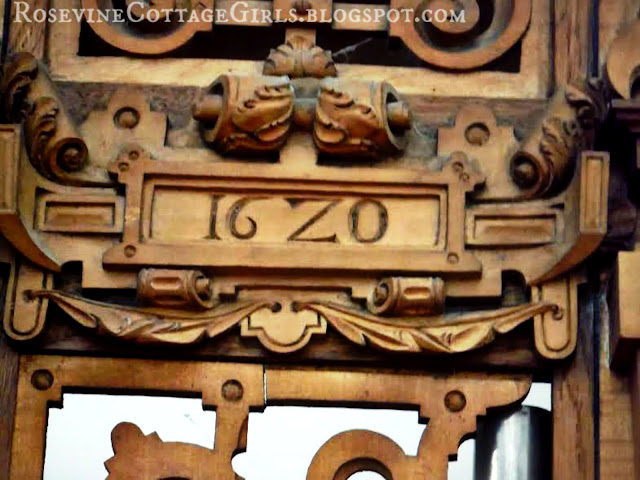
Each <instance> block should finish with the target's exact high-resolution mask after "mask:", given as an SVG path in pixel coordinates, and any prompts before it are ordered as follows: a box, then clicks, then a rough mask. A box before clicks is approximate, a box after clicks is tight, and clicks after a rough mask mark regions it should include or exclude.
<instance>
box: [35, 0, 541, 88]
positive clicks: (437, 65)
mask: <svg viewBox="0 0 640 480" xmlns="http://www.w3.org/2000/svg"><path fill="white" fill-rule="evenodd" d="M118 5H119V4H118V2H114V1H111V0H109V1H107V2H97V1H96V0H84V1H83V0H72V1H69V0H51V5H50V6H51V8H54V9H56V11H57V12H58V16H59V15H63V13H61V12H62V11H64V9H69V8H75V9H78V11H80V9H81V8H85V14H84V17H83V16H82V15H80V18H79V19H78V18H76V15H74V14H70V17H69V19H70V22H69V23H61V22H59V21H58V22H53V23H50V24H49V25H48V26H47V32H48V34H47V39H48V42H47V49H48V51H49V61H50V65H51V69H52V73H53V74H54V75H55V76H56V77H57V78H60V79H65V80H69V81H81V82H114V83H127V82H131V83H152V84H171V85H191V86H199V87H203V86H205V85H207V84H208V83H209V82H210V81H211V78H215V77H217V76H218V75H221V74H223V73H225V72H227V71H229V69H230V68H231V69H232V70H234V71H235V72H238V73H243V74H248V75H254V74H256V73H257V72H259V71H260V70H262V64H261V59H259V58H251V59H246V58H238V53H237V49H231V50H230V51H227V50H225V45H229V44H230V43H233V42H234V41H237V40H238V39H242V38H243V37H244V38H246V37H247V36H249V37H252V36H256V37H257V36H262V37H264V38H265V40H264V42H263V43H256V44H255V46H254V49H257V48H260V47H262V48H265V47H266V48H267V52H268V48H271V49H277V48H278V45H279V44H281V43H283V41H284V40H285V39H284V38H282V36H281V34H276V33H273V34H269V35H267V33H266V32H265V30H266V29H269V28H280V29H282V28H281V27H285V28H286V29H287V30H294V29H297V28H298V27H300V26H303V27H313V28H315V27H319V28H320V29H319V32H321V35H322V36H323V38H324V37H325V36H327V38H328V39H329V40H330V42H328V43H331V44H333V45H336V46H339V49H336V50H337V51H335V52H334V54H335V56H336V63H337V69H338V70H339V72H340V76H342V77H345V78H352V79H359V78H367V79H370V80H373V81H384V80H385V79H388V78H391V77H393V78H394V79H395V80H394V84H395V85H396V87H397V88H398V89H399V90H400V91H402V92H403V93H405V94H433V93H435V94H438V95H460V94H462V95H465V96H486V97H501V98H514V97H522V96H525V97H528V98H544V97H545V95H546V93H547V91H548V89H549V86H550V83H549V75H548V72H549V68H550V63H551V58H552V57H551V41H550V37H551V31H550V30H551V28H550V26H551V25H552V24H553V22H552V9H551V8H550V2H548V1H547V0H526V1H525V0H523V1H518V2H516V1H512V0H504V1H500V2H497V3H495V4H494V3H493V2H488V1H485V0H472V1H465V2H459V3H457V4H456V3H451V2H441V1H427V2H418V1H402V2H395V1H394V2H372V3H361V4H354V3H340V2H335V3H334V2H330V1H326V2H320V1H315V2H313V3H311V2H291V1H290V2H287V1H283V2H270V1H251V2H233V1H229V0H226V1H220V2H215V4H214V2H211V1H209V0H207V1H205V2H195V1H187V2H164V3H161V4H158V6H157V7H156V8H151V7H149V6H146V7H141V6H140V5H141V3H139V2H129V3H128V4H127V9H128V10H127V9H123V10H121V11H120V14H118V17H117V18H116V13H114V11H113V10H110V9H113V8H118ZM35 8H36V7H35V6H34V7H33V8H32V9H30V10H29V11H28V12H26V11H25V15H24V16H25V18H31V17H32V16H33V14H34V11H35ZM162 9H169V10H171V12H170V13H167V12H164V13H163V12H162V11H161V10H162ZM439 11H442V12H443V13H444V12H447V19H446V20H445V19H444V18H443V17H442V16H440V15H439V14H438V15H434V13H435V12H439ZM101 14H102V15H103V17H100V15H101ZM459 17H460V18H464V19H465V21H464V22H459V21H458V22H456V21H455V19H457V18H459ZM100 18H107V19H108V21H99V19H100ZM145 18H151V20H152V21H149V20H145ZM156 18H157V19H158V20H156ZM314 18H316V19H317V20H318V21H317V22H316V21H314ZM116 20H117V21H116ZM120 20H124V21H120ZM181 20H184V21H181ZM293 22H295V23H293ZM83 25H84V27H83ZM234 28H236V29H238V33H237V37H235V36H234V32H233V29H234ZM85 29H88V30H89V31H90V32H91V34H92V37H91V38H92V40H91V42H93V43H92V44H95V43H96V42H95V41H94V40H93V36H95V37H97V39H98V40H99V42H102V43H103V45H99V46H98V47H96V48H94V49H93V50H91V49H90V48H88V50H86V51H83V54H82V55H78V54H76V53H75V52H78V51H79V50H81V48H80V47H82V46H83V43H82V38H86V37H81V35H86V32H85V33H82V31H83V30H85ZM327 30H328V31H327ZM341 32H347V34H346V36H344V37H339V36H338V37H335V35H339V34H340V33H341ZM332 34H333V35H334V37H335V38H334V37H332ZM343 38H344V40H343ZM388 40H390V43H391V44H392V47H393V45H395V47H393V48H394V50H391V51H389V53H385V54H384V58H385V59H387V61H386V62H385V61H380V60H379V57H381V55H382V51H383V50H388V49H389V45H388V44H389V41H388ZM240 41H242V40H240ZM99 42H98V43H99ZM265 42H267V43H266V44H265ZM212 44H213V45H214V48H213V49H212V48H211V45H212ZM352 44H353V45H352ZM63 45H64V47H62V46H63ZM320 46H321V47H322V44H320ZM367 48H369V50H367ZM363 49H364V50H365V51H366V52H367V53H366V54H363V56H362V58H361V59H356V61H351V60H350V59H349V58H350V57H352V56H353V55H354V52H355V55H356V57H358V53H357V52H358V51H361V50H363ZM104 52H107V53H106V54H105V53H104ZM522 52H527V54H526V55H524V54H523V53H522ZM242 53H243V54H244V53H246V52H242ZM265 53H266V52H265ZM154 55H155V56H157V55H164V57H177V58H171V59H167V58H163V59H162V61H158V60H157V59H154V58H153V56H154ZM505 55H507V56H509V59H508V60H505V61H504V65H501V64H498V66H495V65H494V63H495V62H496V60H500V59H501V58H502V57H504V56H505ZM212 57H213V58H212ZM345 60H346V61H345ZM403 62H404V66H395V65H398V64H400V65H403ZM454 71H461V72H463V73H466V72H469V71H471V72H472V73H470V74H466V75H458V74H456V73H454ZM424 74H427V75H428V76H429V82H428V85H426V84H424V82H422V81H420V80H419V76H420V75H424Z"/></svg>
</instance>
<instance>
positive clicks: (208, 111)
mask: <svg viewBox="0 0 640 480" xmlns="http://www.w3.org/2000/svg"><path fill="white" fill-rule="evenodd" d="M221 112H222V96H221V95H212V94H209V95H205V97H204V98H203V99H202V100H200V101H199V102H198V103H196V104H195V105H194V106H193V118H195V119H196V120H198V121H200V122H207V123H214V122H215V121H216V120H218V117H219V116H220V113H221Z"/></svg>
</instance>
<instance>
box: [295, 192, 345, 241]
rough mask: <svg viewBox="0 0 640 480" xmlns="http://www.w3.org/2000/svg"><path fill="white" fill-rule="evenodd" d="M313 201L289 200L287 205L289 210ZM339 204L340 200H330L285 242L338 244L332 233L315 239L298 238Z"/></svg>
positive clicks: (336, 237)
mask: <svg viewBox="0 0 640 480" xmlns="http://www.w3.org/2000/svg"><path fill="white" fill-rule="evenodd" d="M309 200H313V199H300V200H299V199H290V200H289V204H290V205H291V208H296V207H297V206H298V205H300V204H301V203H302V202H306V201H309ZM338 203H340V200H332V201H331V202H329V203H328V204H327V205H325V206H324V207H323V208H322V209H321V210H320V211H319V212H318V213H316V214H315V215H314V216H313V217H311V218H310V219H309V220H307V221H306V222H304V223H303V224H302V226H301V227H300V228H298V229H297V230H296V231H295V232H293V233H292V234H291V235H289V237H288V238H287V240H289V241H292V242H331V243H339V242H338V236H337V235H336V234H335V233H334V234H333V235H329V236H327V237H316V238H300V235H302V234H303V233H304V232H306V231H307V230H308V229H309V228H311V226H312V225H313V224H315V223H317V222H318V221H319V220H320V219H321V218H322V217H324V216H325V215H326V214H327V213H329V212H330V211H331V210H332V209H333V208H334V207H335V206H336V205H338Z"/></svg>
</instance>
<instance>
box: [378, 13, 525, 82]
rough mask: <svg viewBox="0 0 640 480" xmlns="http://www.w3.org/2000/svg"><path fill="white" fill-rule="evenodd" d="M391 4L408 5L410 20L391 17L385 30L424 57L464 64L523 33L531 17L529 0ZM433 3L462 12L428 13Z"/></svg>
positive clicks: (483, 59) (491, 55)
mask: <svg viewBox="0 0 640 480" xmlns="http://www.w3.org/2000/svg"><path fill="white" fill-rule="evenodd" d="M391 8H397V9H399V10H400V9H403V8H406V9H411V10H412V12H413V20H415V21H409V22H393V23H391V27H390V30H389V33H390V35H392V36H397V37H400V38H401V39H402V40H403V41H404V43H405V44H406V45H407V46H408V47H409V48H410V49H411V51H413V53H415V54H416V55H417V56H418V57H420V58H421V59H422V60H424V61H425V62H428V63H430V64H432V65H436V66H439V67H443V68H450V69H455V70H465V69H472V68H476V67H480V66H482V65H486V64H487V63H489V62H491V61H492V60H495V59H496V58H498V57H500V56H501V55H502V54H504V53H505V52H506V51H507V50H509V48H511V47H512V46H514V45H515V44H516V42H518V40H520V38H521V37H522V36H523V35H524V33H525V31H526V29H527V27H528V26H529V21H530V19H531V0H498V1H495V2H483V1H479V0H463V1H455V2H454V1H452V0H424V1H416V0H393V1H392V2H391ZM438 9H444V10H446V11H453V12H454V13H455V14H456V15H462V16H464V18H465V21H464V22H456V21H454V19H453V18H452V16H451V15H450V16H448V17H447V18H446V19H442V18H440V19H438V18H431V17H430V15H431V14H432V13H433V12H436V11H437V10H438Z"/></svg>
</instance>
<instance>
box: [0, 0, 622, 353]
mask: <svg viewBox="0 0 640 480" xmlns="http://www.w3.org/2000/svg"><path fill="white" fill-rule="evenodd" d="M467 3H468V4H469V5H472V2H471V3H470V2H467ZM524 3H526V2H523V4H524ZM465 5H466V4H465ZM501 5H502V4H501ZM518 5H520V3H519V4H518ZM469 8H472V6H471V7H469ZM500 8H502V7H500ZM517 8H521V7H516V6H514V9H513V12H514V14H515V12H516V9H517ZM518 11H519V10H518ZM478 12H479V14H481V13H482V9H480V10H479V11H478ZM139 13H140V14H142V13H143V12H139ZM503 13H504V11H502V10H499V11H498V10H496V15H498V14H503ZM123 28H124V27H123ZM439 28H444V29H447V28H449V27H447V26H446V25H441V26H440V27H439ZM453 33H455V32H453ZM455 34H456V35H458V34H460V33H455ZM264 67H265V69H264V73H269V74H271V75H256V76H248V77H247V76H240V75H234V74H231V73H227V74H224V75H222V76H220V77H219V78H218V79H217V80H216V81H214V82H213V84H212V85H211V86H210V87H209V88H207V89H206V90H205V91H204V92H203V93H202V95H201V96H200V98H199V100H197V99H198V96H197V93H195V92H194V96H191V97H189V101H190V102H191V101H192V100H193V99H196V104H195V108H194V109H193V112H191V114H192V116H193V118H194V119H195V121H193V120H192V119H191V117H190V116H189V114H188V113H187V114H186V118H187V120H186V121H184V118H183V119H182V121H183V122H184V124H186V125H183V127H182V128H180V129H174V128H172V126H171V125H170V122H168V121H167V119H168V118H169V119H172V116H173V117H174V118H173V119H172V120H171V121H176V120H175V114H174V113H171V114H170V112H167V111H166V109H163V108H158V106H157V105H156V106H153V105H150V104H149V103H148V101H147V99H146V98H145V95H144V94H143V93H141V92H139V91H132V90H124V89H119V90H117V91H116V92H115V93H113V95H112V96H111V99H110V100H109V101H108V104H107V108H106V109H97V110H96V111H94V112H91V113H90V114H89V115H88V116H87V119H86V120H85V122H84V123H83V124H82V125H81V126H80V131H82V132H83V133H85V135H86V136H87V137H88V138H90V140H89V141H88V145H90V147H91V150H92V152H94V151H95V152H96V153H95V157H91V158H88V159H87V161H86V162H85V163H83V164H82V167H79V168H80V170H79V171H69V172H66V171H65V172H64V178H63V179H62V178H61V177H60V176H62V175H63V173H60V170H54V168H53V167H51V165H52V164H50V163H45V164H43V163H42V162H41V159H42V158H43V157H41V156H40V154H39V153H38V152H40V151H45V150H47V149H48V148H49V144H50V143H52V142H53V141H54V139H55V136H56V135H62V134H63V133H65V132H66V130H61V129H60V128H59V126H58V125H59V124H62V125H67V124H66V123H64V121H66V120H65V119H68V117H67V116H66V114H65V112H64V109H61V108H57V106H58V105H60V101H59V100H57V97H56V96H55V92H54V89H53V86H52V83H51V82H50V81H49V80H48V79H47V78H46V76H44V71H43V69H42V66H41V65H38V64H37V63H35V61H33V59H32V58H30V57H24V58H23V61H22V63H20V62H19V63H18V64H16V65H13V64H12V66H11V67H10V68H9V72H13V73H11V74H9V75H6V76H5V77H4V79H3V81H4V82H5V83H4V84H3V86H4V90H3V95H4V96H3V99H4V101H5V103H6V105H7V106H8V111H9V112H12V113H13V114H15V115H19V116H24V128H25V130H26V135H25V139H26V147H27V148H26V149H25V150H27V153H28V154H29V155H28V157H27V155H22V154H21V151H20V149H19V148H18V147H19V145H18V143H17V140H16V138H17V135H18V132H19V130H16V128H15V127H12V128H11V129H9V130H6V134H5V136H4V137H3V139H4V143H2V144H0V146H1V145H4V148H5V150H6V153H7V154H6V155H4V156H3V158H4V164H3V165H4V166H5V167H6V168H5V173H3V174H2V176H1V177H0V178H1V179H2V183H1V184H0V185H2V191H1V192H0V193H2V197H0V198H1V199H2V200H3V202H4V203H3V204H2V205H3V210H2V211H0V230H1V231H2V232H3V234H4V235H5V236H6V237H7V238H8V239H9V240H10V242H11V243H12V244H13V245H14V247H15V248H16V249H17V250H18V251H19V252H20V253H21V254H23V255H25V256H26V257H27V258H29V259H30V260H31V261H33V262H34V263H35V265H33V266H31V265H27V264H26V263H23V262H22V261H21V260H20V258H19V257H18V256H16V260H15V261H14V262H13V264H12V266H11V271H12V275H13V277H12V279H13V280H12V282H10V285H9V290H10V292H9V295H8V298H10V299H11V302H12V303H11V304H10V306H11V308H10V309H7V312H6V313H5V318H4V325H5V330H6V332H7V334H8V335H9V336H10V337H12V338H14V339H19V340H27V339H30V338H33V337H35V336H37V335H38V334H39V333H40V332H41V331H42V329H43V325H44V321H45V318H46V315H45V314H46V309H47V306H48V304H49V303H52V302H53V303H56V304H57V305H58V306H59V307H60V308H61V309H62V310H63V311H64V312H66V313H67V314H68V315H69V316H71V317H72V318H74V319H75V320H76V321H77V322H78V323H80V324H81V325H84V326H86V327H88V328H91V329H93V330H95V331H98V332H102V333H106V334H107V335H110V336H115V337H118V338H120V339H125V340H131V341H134V342H155V343H165V344H182V345H186V344H194V343H195V342H198V341H200V340H204V339H206V338H213V337H219V336H221V334H222V333H223V332H229V331H231V330H234V331H235V332H236V333H237V332H238V331H239V335H240V336H241V337H243V339H245V340H244V341H246V342H252V341H255V340H254V339H257V341H258V342H260V344H261V345H262V346H263V347H264V348H266V349H268V350H270V351H273V352H277V353H281V354H286V353H290V352H297V351H300V350H301V349H303V348H305V347H306V346H307V345H308V344H309V343H310V342H311V341H322V337H323V336H324V335H325V334H327V332H331V331H333V332H334V333H335V332H338V333H340V334H341V335H342V336H343V337H345V338H346V339H347V340H349V341H350V342H352V343H354V344H356V345H360V346H370V347H376V348H379V349H382V350H386V351H389V352H393V351H395V352H413V353H420V352H430V353H455V352H464V351H469V350H471V349H475V348H479V347H481V346H483V345H485V344H486V343H488V342H491V341H492V340H493V339H494V338H495V336H496V335H498V334H502V333H506V332H509V331H511V330H513V329H514V328H516V327H517V326H518V325H521V324H522V323H524V322H526V321H528V320H529V319H533V320H534V322H533V323H534V334H535V339H536V347H537V350H538V352H539V353H540V354H541V355H543V356H545V357H547V358H564V357H566V356H568V355H569V354H571V352H572V351H573V348H574V346H575V340H576V332H577V311H576V308H575V298H576V293H575V292H576V290H577V285H578V284H579V283H580V277H579V275H578V274H577V273H575V270H576V268H577V267H578V266H579V265H580V263H581V262H582V261H583V260H584V259H585V258H586V257H587V256H588V255H589V254H591V253H592V252H593V251H594V249H595V248H596V247H597V245H598V244H599V242H600V241H601V240H602V238H603V236H604V234H605V232H606V226H607V193H608V167H609V159H608V156H607V155H606V154H604V153H601V152H590V151H587V150H586V149H588V148H590V147H592V145H593V133H594V129H595V127H596V126H597V124H598V122H599V121H600V119H601V118H602V117H603V116H604V110H605V107H604V106H603V103H604V102H603V100H602V97H601V95H600V92H599V91H598V90H597V89H595V88H587V87H583V88H576V87H572V86H570V87H567V88H566V89H563V90H560V91H559V92H557V94H556V95H555V96H554V97H553V98H552V99H551V100H550V101H549V103H548V108H547V109H546V111H544V112H543V113H542V114H541V115H540V118H539V119H538V120H537V121H531V128H530V129H529V131H528V133H527V134H526V135H524V141H523V142H522V143H521V144H520V146H518V142H517V140H516V136H515V134H514V127H513V126H512V125H504V124H502V125H501V124H500V123H499V122H498V119H497V118H496V115H495V113H494V112H493V111H492V109H490V108H489V107H488V106H486V105H480V104H467V105H464V106H463V107H462V108H460V110H459V111H458V113H457V116H456V118H455V121H454V122H453V123H452V124H449V125H441V126H439V128H438V134H437V137H438V138H437V146H436V145H433V154H431V155H429V154H426V155H423V154H422V153H421V152H418V153H416V150H421V149H422V147H424V145H426V143H425V141H426V139H425V138H420V139H416V136H420V137H424V135H423V134H422V133H421V132H419V131H418V129H414V128H412V126H413V125H412V119H411V115H410V114H409V111H408V108H407V104H406V103H405V102H403V101H402V100H401V98H400V96H399V94H398V93H397V92H396V90H395V89H394V88H393V87H392V86H391V85H390V84H388V83H385V82H367V81H363V80H359V79H358V80H355V79H352V78H335V77H333V76H332V75H334V74H335V68H334V66H333V64H332V62H331V57H330V54H329V53H328V52H326V51H324V50H322V49H319V48H317V47H315V46H314V45H313V42H312V41H311V40H309V39H308V37H304V38H303V37H300V38H298V37H297V36H291V37H290V38H289V42H288V43H287V44H285V45H284V46H282V47H281V48H280V49H278V50H276V51H273V52H272V54H271V56H270V58H269V59H268V60H267V61H266V62H265V65H264ZM11 69H13V70H11ZM279 73H286V74H288V75H291V76H294V77H296V76H297V77H298V78H289V77H288V76H275V74H279ZM182 115H183V117H185V113H184V112H182ZM21 118H22V117H21ZM69 125H70V122H69ZM3 131H4V130H3ZM65 138H67V137H66V136H65ZM72 138H76V137H75V136H74V137H72ZM78 138H79V137H78ZM416 140H417V142H416V143H417V145H416V144H415V143H413V142H414V141H416ZM434 143H435V142H434ZM56 145H57V142H56ZM177 145H178V147H177ZM405 146H406V147H407V148H406V150H407V151H408V152H411V153H410V154H404V155H403V152H404V150H405ZM417 146H420V148H417ZM206 147H210V148H206ZM47 155H48V154H47ZM245 155H252V156H254V157H255V161H247V159H246V158H242V157H243V156H245ZM71 156H72V155H71ZM223 156H224V158H223ZM361 157H364V159H365V160H366V161H364V162H362V161H360V160H361ZM62 159H63V160H65V161H66V160H68V159H66V157H64V156H63V158H62ZM92 159H93V160H92ZM373 162H375V163H376V165H375V166H373V165H371V163H373ZM63 164H64V162H63ZM32 165H34V166H36V167H37V168H36V169H34V168H33V167H32ZM53 165H54V167H55V168H58V167H59V166H60V164H59V163H55V164H53ZM72 166H73V165H72ZM68 169H69V170H72V168H71V167H70V166H68ZM51 180H58V181H57V182H52V181H51ZM63 180H64V181H63ZM71 245H72V246H73V248H71V247H70V246H71ZM65 264H76V265H77V264H81V265H82V274H81V280H80V286H79V287H78V288H77V289H75V290H69V289H67V290H65V289H58V290H55V289H53V288H52V283H51V282H52V277H51V272H55V271H60V270H61V269H62V266H63V265H65ZM64 275H65V274H64V272H63V274H62V276H64ZM507 279H509V280H507ZM510 282H511V283H510ZM510 288H511V289H515V290H517V295H516V299H515V300H514V301H509V302H507V301H506V300H505V298H507V295H505V292H506V291H507V289H510ZM84 289H95V290H97V291H101V290H107V291H121V290H125V289H126V290H128V291H129V292H133V291H137V298H136V299H133V298H131V299H130V306H122V305H116V304H112V303H108V302H97V301H95V300H91V299H88V298H85V297H84V296H83V290H84ZM460 299H464V301H465V302H468V310H465V312H464V314H461V313H460V312H458V311H456V310H455V309H453V308H450V307H449V306H448V305H451V304H450V303H448V302H449V301H451V300H453V302H454V303H455V302H458V301H460ZM512 300H513V299H512ZM465 305H466V303H465Z"/></svg>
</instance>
